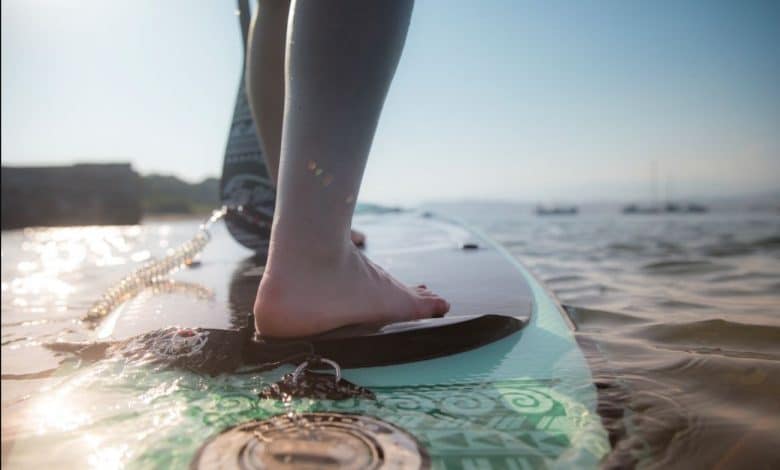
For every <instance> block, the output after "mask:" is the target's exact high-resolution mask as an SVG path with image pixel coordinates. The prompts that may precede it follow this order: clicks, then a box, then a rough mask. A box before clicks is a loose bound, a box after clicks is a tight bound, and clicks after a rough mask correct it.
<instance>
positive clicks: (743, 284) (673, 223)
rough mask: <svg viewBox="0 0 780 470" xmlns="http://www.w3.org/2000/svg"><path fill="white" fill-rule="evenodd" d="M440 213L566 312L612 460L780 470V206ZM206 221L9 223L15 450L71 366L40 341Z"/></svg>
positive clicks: (472, 208) (7, 385)
mask: <svg viewBox="0 0 780 470" xmlns="http://www.w3.org/2000/svg"><path fill="white" fill-rule="evenodd" d="M428 209H430V210H433V211H435V212H439V213H442V214H444V215H449V216H455V217H458V218H460V219H462V220H464V221H465V222H467V223H469V224H472V225H474V226H476V227H478V228H480V229H482V230H483V231H485V232H486V233H487V234H489V235H490V236H492V237H493V238H494V239H496V240H497V241H499V242H500V243H502V244H503V245H504V246H506V247H507V248H508V249H509V251H510V252H511V253H512V254H513V255H514V256H516V257H517V258H518V259H519V260H521V261H522V262H523V263H525V264H526V265H527V266H528V267H529V268H530V269H531V270H532V271H533V272H534V273H535V274H536V275H537V276H538V277H539V278H540V279H541V280H542V281H543V282H544V283H545V284H546V285H547V286H548V287H549V288H550V289H551V290H552V291H553V292H554V293H555V294H556V295H557V296H558V297H559V298H560V300H561V301H562V302H563V303H564V305H565V306H566V307H567V309H568V311H569V312H570V315H571V316H572V317H573V319H574V320H575V322H576V324H577V327H578V332H577V337H578V340H579V341H580V342H581V344H582V345H583V349H584V350H586V354H587V356H588V360H589V362H590V365H591V368H592V369H593V375H594V378H595V380H596V383H597V385H598V387H599V390H600V391H601V395H602V396H601V403H600V408H601V411H602V412H603V413H604V415H605V416H611V417H613V418H615V417H617V418H619V419H612V420H608V421H607V423H608V424H609V426H610V427H611V429H610V431H611V437H612V440H613V442H612V444H613V451H612V453H611V454H610V456H609V457H608V459H607V460H606V461H605V462H604V464H605V466H607V467H621V466H631V465H638V466H639V467H642V468H722V469H725V468H743V467H748V468H780V215H778V213H776V212H774V213H773V212H758V211H733V210H732V211H714V212H711V213H707V214H697V215H657V216H648V215H634V216H626V215H622V214H619V213H617V212H616V211H615V210H614V209H612V210H608V209H601V210H593V211H582V213H580V214H579V215H577V216H547V217H538V216H535V215H534V214H533V213H532V211H531V210H530V208H529V207H527V206H518V205H508V204H448V205H432V206H430V207H428ZM199 222H200V221H199V220H175V221H172V220H169V221H165V220H151V221H148V222H145V223H144V224H142V225H140V226H134V227H74V228H51V229H46V228H40V229H28V230H21V231H10V232H3V234H2V407H3V424H2V430H3V451H4V452H3V454H4V455H5V454H6V452H5V451H6V450H10V447H11V446H12V445H13V439H14V433H15V432H16V427H17V425H18V423H16V422H14V421H13V419H12V417H13V415H14V414H13V410H14V409H15V408H16V407H18V406H19V404H20V403H23V402H24V401H25V400H27V399H29V398H30V397H34V396H39V395H41V394H46V393H50V391H51V387H53V386H54V384H56V379H55V378H53V377H52V376H51V375H52V374H53V373H54V371H55V370H56V369H57V367H58V365H59V360H60V359H59V358H58V357H56V356H54V355H53V354H52V353H50V352H48V351H47V350H46V349H44V348H43V347H42V346H41V345H42V344H43V343H45V342H47V341H52V340H54V339H68V340H86V339H87V338H89V336H90V332H89V331H88V330H87V329H86V328H85V327H84V326H82V325H81V323H80V322H79V318H80V317H81V316H82V315H83V314H84V313H85V312H86V311H87V309H89V307H90V306H91V305H92V303H93V302H94V301H95V300H96V299H97V298H98V297H99V296H100V294H101V293H102V292H103V291H104V290H105V289H108V288H109V287H111V286H112V285H113V284H114V283H115V282H116V281H117V280H119V279H120V278H122V277H123V276H124V275H125V274H127V273H128V272H129V271H130V270H131V269H132V268H134V267H136V266H137V265H139V264H140V263H142V262H144V261H146V260H148V259H150V258H152V257H160V256H163V255H164V254H165V252H166V250H168V249H170V248H171V247H173V246H176V245H177V244H179V243H182V242H184V241H186V240H187V239H189V238H190V237H191V236H192V235H193V233H194V231H195V229H196V227H197V225H198V223H199ZM358 228H359V219H358ZM369 243H370V240H369ZM77 418H78V417H69V416H56V415H55V417H54V418H53V419H62V420H65V421H67V420H68V419H77ZM109 457H110V456H109Z"/></svg>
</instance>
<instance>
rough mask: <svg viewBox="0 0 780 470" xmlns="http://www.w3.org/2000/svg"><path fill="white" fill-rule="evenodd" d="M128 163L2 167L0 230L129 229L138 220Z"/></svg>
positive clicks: (137, 194) (134, 177) (135, 183)
mask: <svg viewBox="0 0 780 470" xmlns="http://www.w3.org/2000/svg"><path fill="white" fill-rule="evenodd" d="M142 215H143V211H142V209H141V179H140V177H139V175H138V173H136V172H135V171H134V170H133V168H132V167H131V166H130V164H79V165H73V166H63V167H3V168H2V228H3V229H4V230H5V229H14V228H22V227H31V226H63V225H128V224H137V223H138V222H139V221H140V220H141V216H142Z"/></svg>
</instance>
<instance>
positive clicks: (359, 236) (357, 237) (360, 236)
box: [349, 229, 366, 247]
mask: <svg viewBox="0 0 780 470" xmlns="http://www.w3.org/2000/svg"><path fill="white" fill-rule="evenodd" d="M349 237H350V238H351V239H352V243H354V244H355V246H360V247H362V246H364V245H365V244H366V235H365V234H364V233H363V232H358V231H357V230H355V229H352V230H351V231H350V232H349Z"/></svg>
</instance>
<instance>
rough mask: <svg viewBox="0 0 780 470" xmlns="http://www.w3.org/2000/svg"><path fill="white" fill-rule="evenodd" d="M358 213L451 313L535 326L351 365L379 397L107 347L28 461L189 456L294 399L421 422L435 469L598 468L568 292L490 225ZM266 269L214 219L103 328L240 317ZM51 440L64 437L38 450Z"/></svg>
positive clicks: (72, 382) (587, 381)
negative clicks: (65, 423)
mask: <svg viewBox="0 0 780 470" xmlns="http://www.w3.org/2000/svg"><path fill="white" fill-rule="evenodd" d="M356 225H357V226H358V227H359V228H360V229H361V230H363V231H365V233H366V234H367V237H368V243H367V247H366V250H367V253H368V255H369V256H370V257H371V258H372V259H374V260H375V261H376V262H377V263H379V264H380V265H382V266H383V267H385V268H387V269H388V270H389V271H390V272H391V273H392V274H394V275H396V276H398V277H399V278H400V279H402V280H403V281H405V282H407V283H409V284H418V283H425V284H427V285H428V286H429V287H430V288H431V289H432V290H434V291H436V292H439V293H441V295H443V296H444V297H445V298H447V299H448V300H450V302H451V304H452V311H451V313H450V314H449V315H448V316H451V317H457V316H467V315H473V314H475V313H479V314H499V315H511V316H516V317H519V318H523V319H524V321H527V325H526V326H525V327H524V328H523V329H521V330H519V331H517V332H516V333H513V334H512V335H510V336H508V337H505V338H504V339H501V340H499V341H496V342H494V343H491V344H489V345H487V346H483V347H480V348H478V349H474V350H471V351H466V352H462V353H458V354H454V355H451V356H447V357H441V358H437V359H430V360H424V361H417V362H411V363H406V364H399V365H393V366H385V367H366V368H357V369H347V370H344V371H343V376H344V377H345V378H346V379H347V380H349V381H351V382H353V383H355V384H359V385H360V386H362V387H366V388H368V389H370V390H371V391H372V392H373V393H374V394H375V395H376V400H366V399H358V398H351V399H347V400H314V399H298V400H293V402H291V403H282V402H281V401H279V400H272V399H258V397H257V393H258V392H259V391H260V390H261V389H262V388H263V387H264V386H266V385H267V384H270V383H272V382H274V381H276V380H278V379H279V378H280V376H281V375H282V374H283V373H285V372H289V371H290V370H291V367H289V366H283V367H281V368H278V369H276V370H273V371H269V372H264V373H257V374H249V375H222V376H218V377H206V376H200V375H196V374H192V373H188V372H182V371H174V370H165V371H161V370H154V369H153V368H151V367H149V366H144V365H137V364H128V363H126V361H122V360H118V359H117V360H113V361H112V360H107V361H101V362H99V363H96V364H94V365H91V366H85V367H82V368H78V369H76V370H75V371H74V372H72V373H71V374H69V375H66V376H64V377H63V386H62V387H60V388H59V391H58V394H57V396H56V397H47V400H48V402H47V405H46V406H48V407H52V406H57V404H58V403H64V404H66V405H63V406H67V409H68V413H69V415H68V416H71V417H72V416H77V417H79V419H76V420H75V421H73V423H71V426H70V428H69V429H68V430H67V431H65V432H63V431H62V430H58V431H56V432H55V431H51V432H48V433H47V432H43V433H41V434H38V435H36V436H35V437H31V438H30V439H28V440H22V441H21V442H18V443H17V444H16V446H17V447H16V448H17V449H20V450H21V451H20V452H18V453H15V454H16V455H20V456H25V457H26V458H27V461H24V462H21V463H24V464H34V463H37V464H41V463H46V462H47V459H52V461H55V460H56V462H57V463H58V464H60V465H61V464H68V465H70V464H72V465H73V466H78V464H79V463H86V462H88V459H90V458H92V459H94V458H97V457H96V456H98V455H100V452H106V449H108V450H112V449H113V450H114V451H116V452H119V456H118V457H117V458H118V459H119V463H120V464H122V466H129V467H131V468H155V467H166V468H167V467H178V468H184V467H186V466H187V465H189V462H190V460H191V459H192V457H193V455H195V453H196V451H197V450H198V448H199V447H200V445H201V444H202V443H203V442H205V441H206V440H207V439H209V438H211V437H213V436H214V435H216V434H218V433H219V432H220V431H222V430H224V429H226V428H229V427H231V426H235V425H238V424H241V423H244V422H247V421H250V420H255V419H266V418H268V417H271V416H274V415H279V414H284V413H289V412H291V411H295V412H338V413H351V414H359V415H365V416H371V417H375V418H379V419H381V420H383V421H385V422H388V423H391V424H393V425H395V426H397V427H399V428H402V429H403V430H405V431H406V432H408V433H409V434H410V435H412V436H414V437H415V438H416V439H417V440H418V441H419V443H420V445H421V446H422V447H423V448H424V449H425V451H426V452H427V454H428V455H429V456H430V464H431V466H432V467H433V468H556V467H567V468H568V467H572V466H576V467H578V468H588V467H596V466H597V465H598V463H599V461H600V460H601V459H602V458H603V456H604V455H606V453H607V452H608V451H609V441H608V438H607V432H606V431H605V429H604V427H603V426H602V424H601V420H600V418H599V416H598V414H597V413H596V404H597V394H596V389H595V386H594V385H593V383H592V377H591V374H590V370H589V368H588V365H587V363H586V361H585V359H584V357H583V355H582V352H581V351H580V349H579V347H578V346H577V343H576V341H575V339H574V336H573V333H572V330H571V326H570V325H569V324H568V323H567V318H566V317H565V315H564V314H563V313H562V311H561V309H560V306H559V305H558V304H557V302H556V301H555V300H554V298H553V297H552V296H550V295H549V294H548V293H547V292H546V291H545V290H544V288H543V287H542V286H541V285H540V284H539V283H538V282H537V281H536V280H535V279H534V278H533V277H532V276H531V275H530V274H529V273H528V271H527V270H526V269H525V268H524V267H522V265H520V264H519V263H517V262H516V261H514V260H513V259H512V258H511V256H510V255H508V254H507V253H506V252H505V251H504V250H503V248H501V247H500V246H498V245H496V244H494V243H493V242H491V241H490V240H489V239H488V238H487V237H484V236H483V235H481V234H479V233H478V232H476V231H473V230H469V229H467V228H465V227H464V226H462V225H459V224H456V223H452V222H449V221H446V220H443V219H439V218H436V217H426V216H424V215H422V214H418V213H398V214H383V215H367V216H361V217H359V218H358V219H357V223H356ZM464 246H476V247H477V248H476V249H473V248H467V249H464ZM262 269H263V268H262V266H261V265H259V264H258V263H257V262H256V261H255V260H254V259H253V258H252V256H251V252H248V251H247V250H245V249H244V248H241V247H240V246H239V245H238V244H237V243H235V242H234V241H233V240H232V239H231V238H230V236H229V235H228V234H227V232H226V231H225V229H224V227H217V228H216V229H215V230H214V239H213V241H212V243H211V244H209V245H208V246H207V247H206V249H205V250H204V252H203V254H202V256H201V259H200V263H199V264H198V265H197V266H196V267H194V268H191V269H183V270H181V271H179V272H177V273H176V274H174V275H173V282H172V283H170V284H169V285H168V286H167V287H159V288H157V289H155V290H148V291H144V292H142V293H141V294H140V295H139V296H137V297H136V298H134V299H133V300H130V301H128V302H126V303H125V304H123V305H122V306H120V307H119V308H117V309H116V310H115V311H114V312H113V313H112V314H111V315H110V316H109V317H107V318H106V320H105V321H104V322H103V324H102V325H101V327H100V328H99V329H98V331H97V334H98V336H101V337H103V338H105V339H108V338H113V339H123V338H128V337H132V336H135V335H137V334H141V333H144V332H147V331H150V330H153V329H156V328H160V327H164V326H169V325H180V326H193V327H195V326H199V327H208V328H229V327H240V326H243V324H244V323H245V322H246V319H247V316H246V314H247V313H248V312H250V311H251V307H252V302H253V300H254V295H255V290H256V288H257V283H258V281H259V277H260V276H261V274H262ZM402 347H403V345H399V348H402ZM432 347H435V345H432ZM109 402H110V403H113V404H114V406H113V407H111V406H106V404H107V403H109ZM41 419H42V418H41ZM99 431H102V432H99ZM84 435H91V436H92V439H93V440H92V441H85V440H84ZM128 436H133V439H132V441H131V442H132V443H130V444H128V440H127V437H128ZM46 442H48V443H49V444H52V443H54V444H56V445H55V448H56V449H57V451H56V452H54V453H52V454H47V455H42V454H40V453H37V454H36V453H35V452H31V451H30V448H29V446H35V445H40V444H42V443H46ZM95 442H97V443H98V444H99V445H97V446H96V445H95ZM25 446H27V447H28V449H27V451H24V447H25ZM120 450H121V452H120ZM55 456H56V458H55ZM12 458H13V456H12ZM34 458H38V459H39V460H37V461H32V462H31V461H29V459H34Z"/></svg>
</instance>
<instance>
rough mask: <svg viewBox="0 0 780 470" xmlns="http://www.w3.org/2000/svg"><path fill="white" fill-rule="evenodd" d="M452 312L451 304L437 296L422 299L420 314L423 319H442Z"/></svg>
mask: <svg viewBox="0 0 780 470" xmlns="http://www.w3.org/2000/svg"><path fill="white" fill-rule="evenodd" d="M449 310H450V304H449V302H447V301H446V300H444V299H442V298H441V297H438V296H436V295H430V296H427V295H426V296H423V297H421V298H420V313H421V317H422V318H430V317H441V316H444V314H446V313H447V312H449Z"/></svg>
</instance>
